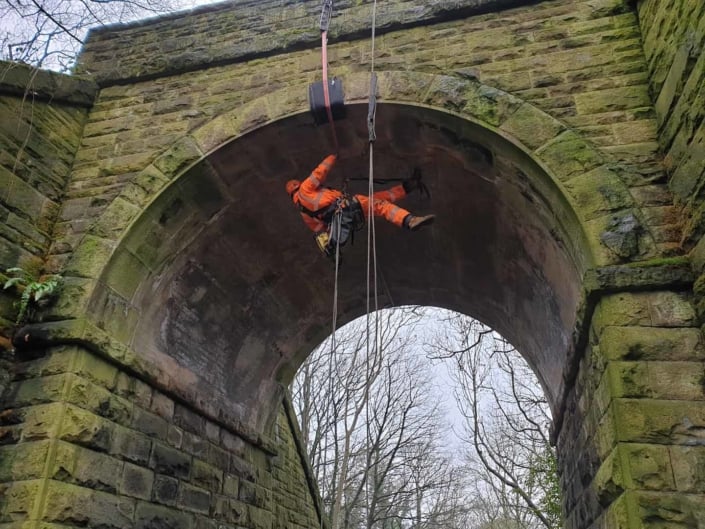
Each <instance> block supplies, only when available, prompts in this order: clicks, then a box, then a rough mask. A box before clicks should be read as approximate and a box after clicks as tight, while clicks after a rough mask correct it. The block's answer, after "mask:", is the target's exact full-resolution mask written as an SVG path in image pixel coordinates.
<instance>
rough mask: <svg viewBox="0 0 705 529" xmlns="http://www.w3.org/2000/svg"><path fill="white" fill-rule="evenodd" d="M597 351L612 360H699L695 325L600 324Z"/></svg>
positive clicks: (702, 352) (702, 351)
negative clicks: (598, 347)
mask: <svg viewBox="0 0 705 529" xmlns="http://www.w3.org/2000/svg"><path fill="white" fill-rule="evenodd" d="M600 351H601V352H602V354H603V355H604V356H605V357H606V358H608V359H612V360H643V361H646V360H662V361H703V360H705V346H704V344H703V338H702V335H701V332H700V329H698V328H657V327H651V328H649V329H645V328H644V327H615V326H607V327H604V330H603V331H602V334H601V336H600Z"/></svg>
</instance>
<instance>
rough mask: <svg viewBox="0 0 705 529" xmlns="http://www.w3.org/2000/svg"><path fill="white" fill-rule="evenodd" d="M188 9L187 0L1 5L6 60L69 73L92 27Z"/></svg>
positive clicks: (12, 0)
mask: <svg viewBox="0 0 705 529" xmlns="http://www.w3.org/2000/svg"><path fill="white" fill-rule="evenodd" d="M187 5H188V4H187V3H186V2H185V1H182V0H0V25H1V27H2V33H1V34H0V46H2V47H1V48H0V59H3V60H9V61H14V62H22V63H27V64H31V65H33V66H37V67H40V68H49V69H54V70H60V71H67V70H69V69H70V68H71V67H72V65H73V63H74V61H75V58H76V55H77V54H78V51H79V50H80V48H81V46H82V44H83V41H84V39H85V36H86V33H87V31H88V29H89V28H91V27H94V26H101V25H104V24H109V23H114V22H127V21H130V20H136V19H138V18H144V17H147V16H151V15H156V14H160V13H166V12H169V11H173V10H175V9H179V8H183V7H186V6H187Z"/></svg>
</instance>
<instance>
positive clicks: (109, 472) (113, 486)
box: [51, 442, 123, 494]
mask: <svg viewBox="0 0 705 529" xmlns="http://www.w3.org/2000/svg"><path fill="white" fill-rule="evenodd" d="M122 467H123V462H122V461H121V460H119V459H115V458H113V457H111V456H109V455H108V454H104V453H100V452H95V451H93V450H88V449H86V448H82V447H80V446H76V445H72V444H69V443H62V442H59V443H58V444H57V448H56V456H55V461H54V464H53V468H52V470H51V478H52V479H55V480H57V481H63V482H66V483H73V484H74V485H79V486H81V487H86V488H88V489H93V490H100V491H103V492H109V493H112V494H115V493H116V492H117V490H118V481H119V479H120V474H121V472H122Z"/></svg>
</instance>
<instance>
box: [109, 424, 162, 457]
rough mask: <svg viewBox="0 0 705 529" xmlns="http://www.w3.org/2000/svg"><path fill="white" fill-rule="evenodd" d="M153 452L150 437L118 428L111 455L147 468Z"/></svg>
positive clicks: (110, 451)
mask: <svg viewBox="0 0 705 529" xmlns="http://www.w3.org/2000/svg"><path fill="white" fill-rule="evenodd" d="M151 451H152V441H151V440H150V439H149V437H147V436H145V435H143V434H141V433H139V432H136V431H134V430H130V429H128V428H123V427H121V426H116V428H115V430H114V432H113V438H112V441H111V443H110V448H109V453H110V454H113V455H117V456H119V457H121V458H122V459H125V460H127V461H131V462H133V463H136V464H138V465H143V466H146V465H147V463H148V462H149V456H150V454H151Z"/></svg>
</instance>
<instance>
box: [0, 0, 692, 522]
mask: <svg viewBox="0 0 705 529" xmlns="http://www.w3.org/2000/svg"><path fill="white" fill-rule="evenodd" d="M335 4H336V6H335V17H334V19H333V21H332V34H331V41H330V62H331V70H332V72H333V73H334V74H335V75H336V76H339V77H341V78H342V79H343V81H344V86H345V93H346V103H347V110H348V116H347V118H346V119H345V120H343V121H340V122H338V124H337V127H338V134H339V137H340V138H341V143H342V148H341V152H340V155H341V160H340V162H339V164H338V167H337V168H336V171H335V173H334V175H333V181H334V182H336V181H338V182H339V181H342V179H343V178H344V177H346V176H357V175H362V176H366V175H367V163H368V162H367V130H366V122H365V117H366V111H367V107H366V104H367V96H368V94H367V91H368V86H369V74H368V71H369V68H370V62H371V47H370V39H369V34H370V17H371V3H369V2H366V3H362V2H357V1H351V0H342V1H340V2H336V3H335ZM319 9H320V3H319V2H318V1H312V0H305V1H297V2H295V1H293V0H259V1H255V0H234V1H232V2H230V3H226V4H218V5H215V6H212V7H205V8H199V9H196V10H194V11H192V12H189V13H181V14H175V15H171V16H167V17H162V18H158V19H153V20H146V21H143V22H140V23H136V24H131V25H125V26H114V27H106V28H101V29H97V30H94V31H93V32H92V33H91V34H90V37H89V39H88V42H87V44H86V46H85V49H84V51H83V54H82V55H81V58H80V60H79V66H78V68H77V72H76V74H75V75H72V76H63V75H59V74H55V73H50V72H32V71H30V70H28V69H27V68H25V67H23V66H20V65H15V64H3V65H2V71H3V75H2V76H1V77H0V112H1V113H2V127H0V145H2V150H1V151H0V181H2V195H1V196H0V212H1V213H2V215H3V218H4V223H3V225H2V228H1V229H2V231H0V258H1V259H2V266H3V269H5V268H8V267H10V266H18V265H19V266H21V267H23V268H25V269H27V270H31V271H35V272H37V273H39V272H42V271H43V272H52V273H60V274H62V275H63V276H64V278H65V287H64V290H63V292H62V294H61V296H60V298H59V299H58V301H57V303H56V304H54V305H53V306H51V307H49V308H47V309H46V310H44V312H43V313H42V314H41V317H40V318H37V321H34V322H32V323H30V324H29V325H25V326H23V327H22V328H20V329H18V328H17V326H16V325H14V324H13V321H14V318H15V312H14V308H13V305H12V302H13V300H14V298H13V297H12V296H11V295H10V294H9V293H7V292H6V293H4V294H3V297H2V298H0V314H1V315H2V316H3V317H4V319H3V320H2V321H3V329H4V331H3V332H4V334H5V336H6V337H7V338H11V337H14V345H15V353H14V356H8V354H7V353H6V355H5V364H3V365H5V366H6V367H5V368H4V371H3V373H4V374H5V378H3V386H4V387H5V392H4V409H5V411H4V412H3V413H2V414H1V415H0V424H1V425H2V426H1V427H2V429H1V430H0V444H1V446H0V461H1V463H0V482H1V483H2V485H1V487H2V489H1V490H0V497H2V499H0V527H2V528H8V529H10V528H13V529H15V528H20V527H21V528H23V529H25V528H32V529H34V528H37V529H38V528H40V527H41V528H43V529H59V528H65V527H79V526H80V527H101V528H120V529H122V528H125V529H127V528H140V529H142V528H157V527H159V528H161V527H171V528H178V529H201V528H203V529H205V528H216V527H218V528H231V527H238V528H247V529H284V528H286V529H310V528H313V527H320V526H321V523H322V522H321V520H320V517H319V505H318V496H317V489H316V484H315V483H314V482H313V480H312V475H311V473H310V471H309V469H308V467H307V463H306V458H305V456H304V455H303V453H304V451H303V450H302V447H301V445H300V442H299V437H298V435H297V426H296V421H295V418H294V417H293V415H292V413H291V408H290V405H289V404H288V401H287V398H286V391H285V388H286V385H287V384H288V383H289V382H290V381H291V379H292V377H293V375H294V373H295V372H296V369H297V367H298V366H299V365H300V363H301V362H302V361H303V359H304V358H305V357H306V355H307V354H308V353H309V352H310V351H311V349H312V348H313V347H314V346H315V345H316V344H317V343H318V342H319V341H320V340H322V339H323V338H324V337H325V336H326V335H327V334H328V332H329V329H330V321H331V297H332V288H333V279H334V278H333V271H332V269H331V266H330V263H329V262H327V261H326V260H325V259H324V258H323V257H322V256H320V255H319V254H318V251H317V249H316V247H315V243H314V241H313V240H312V238H311V235H310V233H309V232H307V230H306V229H305V228H304V226H303V225H302V223H301V221H300V219H299V218H298V213H297V212H296V210H295V209H294V208H292V207H291V205H290V203H289V200H288V197H287V196H286V194H285V192H284V189H283V184H284V182H285V181H286V180H287V179H289V178H300V177H302V176H304V175H306V174H308V172H309V171H310V170H311V169H312V168H313V167H314V166H315V165H316V164H317V163H318V162H319V161H320V160H321V159H322V158H323V157H324V156H325V155H326V154H327V153H328V152H329V151H330V150H331V149H332V147H331V143H330V137H329V131H328V129H327V128H326V127H315V126H314V124H313V120H312V118H311V116H310V114H309V113H308V103H307V99H306V98H307V86H308V84H309V83H310V82H312V81H314V80H316V79H319V78H320V49H319V39H320V35H319V32H318V29H317V17H318V13H319ZM377 22H378V28H377V35H378V36H377V40H376V56H375V66H376V69H377V71H378V73H379V93H378V96H379V102H380V105H379V109H378V114H377V137H378V139H377V143H376V147H375V153H376V154H375V160H376V165H375V174H376V175H378V176H380V175H382V176H388V177H392V176H405V175H408V174H409V173H410V171H411V170H412V168H413V167H415V166H419V167H421V168H422V170H423V172H424V175H425V182H426V183H427V184H428V186H429V187H430V189H431V196H432V198H431V200H430V201H424V200H421V199H418V198H409V199H408V200H407V202H406V204H407V206H408V207H409V209H411V210H412V211H414V212H420V213H423V212H428V211H433V212H435V213H436V214H437V215H438V220H437V222H436V224H435V225H434V226H433V228H431V229H429V230H426V231H422V232H419V233H409V232H401V231H398V230H396V229H394V228H392V227H390V226H388V225H378V230H379V235H378V239H379V244H378V253H379V262H380V274H381V280H382V281H381V284H382V286H383V288H382V303H384V304H385V305H387V306H394V305H397V306H398V305H406V304H420V305H433V306H439V307H445V308H448V309H453V310H456V311H459V312H462V313H465V314H468V315H471V316H473V317H476V318H478V319H480V320H482V321H483V322H485V323H486V324H488V325H490V326H492V327H493V328H495V329H497V330H498V331H499V332H501V333H502V334H503V335H504V336H505V337H507V338H508V339H509V340H510V341H511V342H512V343H513V344H514V345H515V346H516V347H517V348H518V349H519V351H520V352H521V353H522V354H523V355H524V357H525V358H526V359H527V361H528V362H529V363H530V364H531V365H532V367H533V368H534V370H535V372H536V373H537V375H538V376H539V379H540V380H541V383H542V385H543V387H544V389H545V392H546V395H547V396H548V399H549V401H550V403H551V406H552V408H553V412H554V418H555V424H554V425H553V426H554V428H553V429H554V438H555V440H556V443H557V447H558V452H559V457H560V475H561V482H562V487H563V492H564V512H565V516H566V527H567V528H570V529H578V528H581V529H587V528H595V529H597V528H601V529H602V528H604V529H607V528H609V529H616V528H620V529H626V528H629V529H637V528H696V527H705V500H703V498H704V497H705V495H704V493H705V345H704V344H703V339H702V334H701V330H700V325H701V323H702V322H703V309H705V304H704V303H703V298H702V292H703V288H704V287H703V284H705V281H703V280H699V279H698V278H699V277H701V273H702V272H703V267H704V266H705V243H703V242H702V240H703V239H702V235H703V233H704V232H705V202H704V201H703V198H702V197H703V184H704V178H705V155H704V154H703V153H704V152H705V128H704V127H703V116H704V115H705V109H704V107H703V101H704V100H705V99H704V98H705V54H703V53H702V50H703V46H704V44H705V4H703V3H702V1H701V0H639V1H627V0H546V1H542V2H540V1H528V0H523V1H522V0H465V1H457V0H453V1H451V0H439V1H435V2H424V1H421V0H388V1H386V2H381V3H380V5H379V13H378V18H377ZM336 179H339V180H336ZM363 246H364V245H356V246H354V247H352V248H348V249H347V251H346V254H345V261H346V262H345V265H344V267H343V269H342V271H341V276H340V302H339V304H340V312H341V319H342V320H343V321H347V320H350V319H352V318H355V317H357V316H359V315H361V314H362V313H363V311H364V307H365V300H364V291H365V289H364V286H363V285H364V272H363V270H364V262H365V256H364V248H363ZM7 347H9V346H7Z"/></svg>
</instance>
